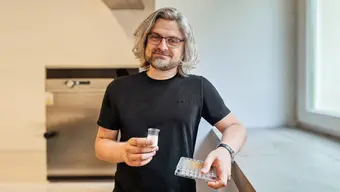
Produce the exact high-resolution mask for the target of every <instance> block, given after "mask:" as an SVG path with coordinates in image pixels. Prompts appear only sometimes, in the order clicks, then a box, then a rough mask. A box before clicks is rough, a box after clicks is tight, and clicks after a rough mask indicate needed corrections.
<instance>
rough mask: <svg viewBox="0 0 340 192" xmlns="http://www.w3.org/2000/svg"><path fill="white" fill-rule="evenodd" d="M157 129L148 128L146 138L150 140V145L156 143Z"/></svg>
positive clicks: (155, 144)
mask: <svg viewBox="0 0 340 192" xmlns="http://www.w3.org/2000/svg"><path fill="white" fill-rule="evenodd" d="M159 131H160V130H159V129H156V128H149V129H148V137H147V138H148V139H150V140H151V141H152V146H157V145H158V136H159Z"/></svg>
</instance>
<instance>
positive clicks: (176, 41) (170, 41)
mask: <svg viewBox="0 0 340 192" xmlns="http://www.w3.org/2000/svg"><path fill="white" fill-rule="evenodd" d="M169 43H179V40H178V39H174V38H172V39H169Z"/></svg>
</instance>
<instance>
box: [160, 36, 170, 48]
mask: <svg viewBox="0 0 340 192" xmlns="http://www.w3.org/2000/svg"><path fill="white" fill-rule="evenodd" d="M158 48H159V49H160V50H166V49H168V45H167V44H166V39H164V38H163V39H162V40H161V42H159V44H158Z"/></svg>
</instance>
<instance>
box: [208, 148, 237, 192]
mask: <svg viewBox="0 0 340 192" xmlns="http://www.w3.org/2000/svg"><path fill="white" fill-rule="evenodd" d="M211 166H214V167H216V174H217V180H216V181H211V182H208V186H209V187H211V188H213V189H219V188H222V187H226V186H227V183H228V180H229V179H230V176H231V156H230V154H229V152H228V151H227V150H226V149H223V148H221V147H219V148H217V149H215V150H214V151H212V152H210V153H209V155H208V157H207V158H206V160H205V161H204V164H203V168H202V170H201V172H202V173H203V174H205V173H208V171H209V170H210V168H211Z"/></svg>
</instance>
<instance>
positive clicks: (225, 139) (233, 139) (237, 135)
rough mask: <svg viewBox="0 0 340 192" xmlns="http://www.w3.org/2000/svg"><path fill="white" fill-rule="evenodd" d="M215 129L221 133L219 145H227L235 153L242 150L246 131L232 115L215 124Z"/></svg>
mask: <svg viewBox="0 0 340 192" xmlns="http://www.w3.org/2000/svg"><path fill="white" fill-rule="evenodd" d="M215 127H216V128H217V129H218V130H219V131H220V132H221V133H222V138H221V143H223V144H227V145H228V146H229V147H230V148H231V149H232V150H233V151H234V152H235V153H238V152H239V151H240V150H241V149H242V147H243V145H244V144H245V142H246V139H247V131H246V129H245V127H244V126H243V125H242V124H241V123H240V122H239V121H238V120H237V118H236V117H235V116H234V115H233V114H232V113H229V114H228V115H227V116H226V117H224V118H223V119H222V120H220V121H219V122H217V123H216V124H215Z"/></svg>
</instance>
